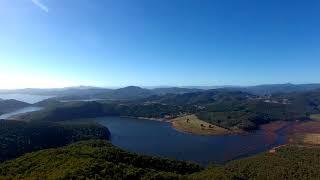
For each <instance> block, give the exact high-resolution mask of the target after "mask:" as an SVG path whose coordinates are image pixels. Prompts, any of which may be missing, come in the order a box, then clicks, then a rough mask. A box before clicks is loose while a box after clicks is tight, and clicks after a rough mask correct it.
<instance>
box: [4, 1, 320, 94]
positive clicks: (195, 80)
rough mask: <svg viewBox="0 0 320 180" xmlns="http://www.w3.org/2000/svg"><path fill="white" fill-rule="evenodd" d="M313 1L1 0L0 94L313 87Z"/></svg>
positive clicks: (316, 24)
mask: <svg viewBox="0 0 320 180" xmlns="http://www.w3.org/2000/svg"><path fill="white" fill-rule="evenodd" d="M319 68H320V1H319V0H307V1H306V0H299V1H297V0H0V81H1V82H0V84H1V85H0V88H20V87H61V86H73V85H95V86H126V85H144V86H156V85H178V86H183V85H227V84H228V85H254V84H265V83H286V82H291V83H311V82H315V83H318V82H320V79H319V77H320V70H319Z"/></svg>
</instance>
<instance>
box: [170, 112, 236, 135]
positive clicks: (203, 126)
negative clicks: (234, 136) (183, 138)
mask: <svg viewBox="0 0 320 180" xmlns="http://www.w3.org/2000/svg"><path fill="white" fill-rule="evenodd" d="M171 122H172V126H173V127H174V128H175V129H177V130H178V131H183V132H188V133H192V134H196V135H218V134H230V133H232V131H230V130H227V129H225V128H221V127H218V126H215V125H212V124H210V123H207V122H205V121H202V120H200V119H199V118H198V117H197V116H195V115H188V116H183V117H179V118H176V119H173V120H172V121H171Z"/></svg>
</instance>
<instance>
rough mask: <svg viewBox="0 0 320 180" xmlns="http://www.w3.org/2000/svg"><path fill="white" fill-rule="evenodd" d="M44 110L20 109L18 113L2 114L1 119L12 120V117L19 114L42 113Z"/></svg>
mask: <svg viewBox="0 0 320 180" xmlns="http://www.w3.org/2000/svg"><path fill="white" fill-rule="evenodd" d="M42 109H43V108H42V107H26V108H22V109H19V110H17V111H13V112H10V113H5V114H2V115H1V116H0V119H11V118H12V116H15V115H18V114H23V113H27V112H33V111H40V110H42Z"/></svg>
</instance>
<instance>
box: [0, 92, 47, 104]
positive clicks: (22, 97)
mask: <svg viewBox="0 0 320 180" xmlns="http://www.w3.org/2000/svg"><path fill="white" fill-rule="evenodd" d="M51 97H53V96H40V95H29V94H0V99H15V100H18V101H22V102H26V103H30V104H34V103H37V102H40V101H43V100H45V99H49V98H51Z"/></svg>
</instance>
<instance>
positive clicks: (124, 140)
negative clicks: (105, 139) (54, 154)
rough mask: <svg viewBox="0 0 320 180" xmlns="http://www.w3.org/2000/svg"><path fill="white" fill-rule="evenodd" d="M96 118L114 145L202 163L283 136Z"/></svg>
mask: <svg viewBox="0 0 320 180" xmlns="http://www.w3.org/2000/svg"><path fill="white" fill-rule="evenodd" d="M96 120H97V121H98V122H99V123H100V124H102V125H104V126H107V127H108V128H109V130H110V132H111V141H112V143H113V144H114V145H116V146H118V147H121V148H123V149H126V150H129V151H132V152H137V153H141V154H146V155H157V156H162V157H170V158H175V159H179V160H188V161H193V162H197V163H200V164H203V165H208V164H209V163H224V162H226V161H229V160H232V159H236V158H240V157H245V156H249V155H253V154H257V153H260V152H263V151H266V150H269V149H271V148H272V147H275V146H278V145H281V144H284V143H285V140H286V136H285V134H282V133H281V132H279V133H277V134H274V133H270V132H268V131H265V130H258V131H255V132H253V133H248V134H241V135H227V136H225V135H224V136H196V135H192V134H187V133H181V132H178V131H176V130H174V129H173V128H172V127H171V124H170V123H167V122H158V121H150V120H141V119H133V118H120V117H104V118H97V119H96Z"/></svg>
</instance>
